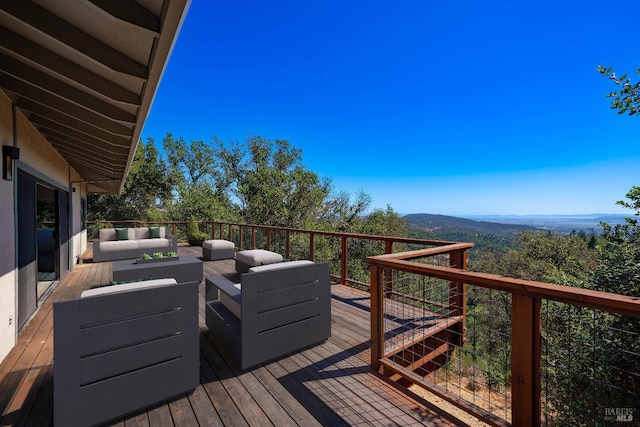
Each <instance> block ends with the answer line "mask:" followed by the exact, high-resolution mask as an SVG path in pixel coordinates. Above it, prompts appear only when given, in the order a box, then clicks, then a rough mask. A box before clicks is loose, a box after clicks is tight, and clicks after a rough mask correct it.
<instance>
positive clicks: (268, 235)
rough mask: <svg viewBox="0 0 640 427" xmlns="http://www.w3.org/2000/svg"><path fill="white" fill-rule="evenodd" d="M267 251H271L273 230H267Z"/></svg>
mask: <svg viewBox="0 0 640 427" xmlns="http://www.w3.org/2000/svg"><path fill="white" fill-rule="evenodd" d="M267 250H268V251H270V250H271V229H270V228H267Z"/></svg>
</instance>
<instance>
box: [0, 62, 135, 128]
mask: <svg viewBox="0 0 640 427" xmlns="http://www.w3.org/2000/svg"><path fill="white" fill-rule="evenodd" d="M0 87H3V88H5V89H6V90H8V91H10V92H13V93H14V94H16V95H18V96H20V97H22V98H24V99H28V100H30V101H32V102H35V103H38V104H41V105H43V106H45V107H48V108H50V109H52V110H55V111H58V112H60V113H63V114H66V115H68V116H70V117H72V118H76V119H78V120H81V121H83V122H85V123H87V124H89V125H92V126H95V127H96V128H100V129H102V130H104V131H106V132H109V133H111V134H114V135H122V136H128V137H131V136H133V130H132V129H131V127H127V126H124V125H122V124H120V123H118V122H116V121H113V120H110V119H108V118H106V117H104V116H101V115H99V114H96V113H95V112H93V111H90V110H87V109H86V108H83V107H80V106H78V105H77V104H74V103H72V102H69V101H67V100H65V99H62V98H60V97H57V96H55V95H52V94H50V93H49V92H45V91H43V90H41V89H39V88H37V87H35V86H31V85H29V84H27V83H24V82H23V81H21V80H18V79H14V78H13V77H9V76H6V75H5V76H0ZM18 103H21V104H23V108H26V109H29V107H27V106H24V104H25V103H24V102H22V100H20V101H18Z"/></svg>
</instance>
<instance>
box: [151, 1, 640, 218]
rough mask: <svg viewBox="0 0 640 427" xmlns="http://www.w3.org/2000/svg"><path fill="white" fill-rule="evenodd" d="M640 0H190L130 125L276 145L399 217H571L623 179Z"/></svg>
mask: <svg viewBox="0 0 640 427" xmlns="http://www.w3.org/2000/svg"><path fill="white" fill-rule="evenodd" d="M639 15H640V2H636V1H629V2H626V3H616V4H613V3H612V4H609V3H606V2H602V1H592V0H583V1H564V0H562V1H558V0H555V1H547V0H540V1H535V2H532V1H527V2H523V1H492V0H487V1H482V2H478V1H471V0H469V1H451V2H432V1H426V0H403V1H397V2H391V1H377V2H371V1H367V2H363V1H347V2H344V1H340V2H338V1H335V2H334V1H322V2H301V1H273V2H257V1H246V0H234V1H232V0H220V1H208V0H193V2H192V4H191V8H190V10H189V14H188V16H187V18H186V20H185V22H184V24H183V27H182V30H181V33H180V36H179V38H178V40H177V42H176V44H175V46H174V50H173V53H172V56H171V59H170V61H169V64H168V65H167V68H166V70H165V73H164V76H163V79H162V82H161V84H160V87H159V89H158V92H157V94H156V97H155V100H154V104H153V106H152V109H151V112H150V114H149V118H148V120H147V122H146V124H145V128H144V130H143V133H142V136H143V138H144V139H145V140H146V138H147V137H153V138H154V139H155V140H156V141H157V144H158V145H160V142H161V141H162V138H163V137H164V135H165V134H166V133H167V132H171V133H173V135H174V136H182V137H184V138H185V139H187V140H204V141H209V140H210V139H211V137H212V136H213V135H216V136H217V137H218V138H220V139H222V140H224V141H244V140H245V139H246V137H247V136H249V135H260V136H264V137H266V138H270V139H271V138H280V139H287V140H289V142H290V143H291V144H293V145H294V146H296V147H298V148H300V149H302V151H303V162H304V164H305V166H307V167H308V168H309V169H311V170H313V171H314V172H316V173H317V174H319V175H320V176H322V177H326V178H330V179H331V180H332V181H333V184H334V188H335V189H336V190H340V191H346V192H349V193H355V192H357V191H364V192H366V193H368V194H369V195H371V197H372V199H373V207H375V208H385V207H386V206H387V204H390V205H391V207H392V208H393V209H395V210H396V211H397V212H400V213H419V212H420V213H436V214H446V215H472V214H576V213H595V212H604V213H616V212H624V213H627V212H629V211H626V210H624V209H623V208H621V207H618V206H616V205H615V201H616V200H619V199H622V198H624V195H625V194H626V193H627V191H628V190H629V189H630V188H631V186H633V185H640V177H639V171H640V143H639V142H640V117H628V116H619V115H617V114H616V113H615V112H614V111H613V110H611V109H610V108H609V100H608V99H607V98H606V97H605V94H606V93H608V92H610V91H612V90H614V89H615V88H614V85H613V84H612V83H610V82H609V81H608V80H606V79H605V78H602V77H600V75H599V74H598V73H597V72H596V66H598V65H606V66H613V67H614V68H615V70H616V71H617V72H618V74H623V73H625V72H626V73H628V74H629V75H630V76H631V77H632V79H634V80H637V79H638V78H640V76H638V75H636V74H635V71H636V70H637V69H638V67H640V35H639V33H638V31H637V21H636V17H637V16H639Z"/></svg>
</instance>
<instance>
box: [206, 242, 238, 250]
mask: <svg viewBox="0 0 640 427" xmlns="http://www.w3.org/2000/svg"><path fill="white" fill-rule="evenodd" d="M202 247H203V248H205V249H209V250H210V251H213V250H216V249H235V247H236V246H235V244H234V243H233V242H230V241H228V240H205V241H204V242H202Z"/></svg>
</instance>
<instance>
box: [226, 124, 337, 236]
mask: <svg viewBox="0 0 640 427" xmlns="http://www.w3.org/2000/svg"><path fill="white" fill-rule="evenodd" d="M246 148H247V150H246V153H247V155H246V156H245V155H243V154H242V153H243V152H244V151H243V150H242V149H241V148H240V147H239V146H238V145H231V146H230V147H225V146H223V145H222V144H220V146H219V148H218V150H219V159H220V160H221V162H222V163H223V165H222V168H223V170H224V171H225V172H226V173H227V177H228V178H227V181H226V182H227V183H229V184H230V185H229V188H230V191H231V194H232V195H233V196H234V197H235V199H236V200H237V201H238V204H239V211H240V216H241V218H242V220H243V221H244V222H247V223H252V224H264V225H275V226H287V227H303V226H304V225H305V224H308V223H309V222H311V221H313V220H316V219H317V218H318V216H319V213H320V212H321V211H322V207H323V203H324V202H325V200H326V199H327V197H328V195H329V192H330V188H331V185H330V181H329V180H326V179H321V178H320V177H318V175H317V174H316V173H314V172H312V171H310V170H309V169H307V168H305V167H304V166H303V164H302V151H301V150H300V149H297V148H295V147H292V146H291V145H290V144H289V142H288V141H286V140H281V139H276V140H267V139H265V138H263V137H260V136H253V137H250V138H249V139H248V141H247V143H246Z"/></svg>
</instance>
